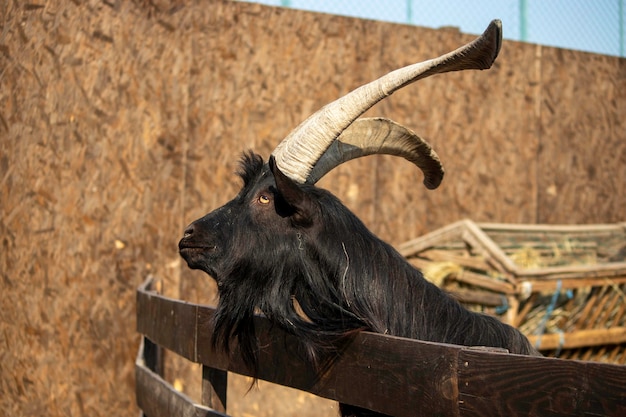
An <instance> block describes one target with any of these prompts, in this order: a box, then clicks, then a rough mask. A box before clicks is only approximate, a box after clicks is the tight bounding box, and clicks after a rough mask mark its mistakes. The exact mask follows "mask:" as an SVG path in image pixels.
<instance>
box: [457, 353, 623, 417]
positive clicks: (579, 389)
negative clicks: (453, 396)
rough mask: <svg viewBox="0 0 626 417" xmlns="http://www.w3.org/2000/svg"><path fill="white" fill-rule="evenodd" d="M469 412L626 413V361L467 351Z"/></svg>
mask: <svg viewBox="0 0 626 417" xmlns="http://www.w3.org/2000/svg"><path fill="white" fill-rule="evenodd" d="M458 369H459V407H460V409H461V415H462V416H464V417H466V416H467V417H469V416H476V417H478V416H480V417H491V416H494V417H495V416H573V415H579V416H581V415H589V416H591V415H593V416H615V417H620V416H624V415H626V390H624V387H625V386H626V372H625V368H624V367H623V366H619V365H608V364H597V363H593V362H580V361H566V360H562V359H553V358H541V357H525V356H520V355H506V354H497V353H490V354H485V353H480V352H475V351H471V350H463V351H462V352H461V353H460V355H459V366H458Z"/></svg>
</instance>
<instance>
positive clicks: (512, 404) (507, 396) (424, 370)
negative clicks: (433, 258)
mask: <svg viewBox="0 0 626 417" xmlns="http://www.w3.org/2000/svg"><path fill="white" fill-rule="evenodd" d="M152 286H153V280H152V279H148V280H147V281H146V282H144V284H142V285H141V286H140V287H139V289H138V290H137V328H138V331H139V332H140V333H141V334H143V336H144V341H143V343H142V346H141V348H140V352H139V355H138V358H137V362H136V365H135V373H136V393H137V403H138V405H139V407H140V408H141V409H142V411H143V412H144V414H145V415H147V416H150V417H166V416H168V417H169V416H178V415H184V416H223V415H225V413H226V395H227V392H226V391H227V390H226V382H227V373H228V372H235V373H238V374H242V375H249V376H250V375H251V372H250V370H249V369H248V368H247V367H246V366H245V365H244V364H243V362H242V361H241V360H240V359H239V357H238V355H237V352H234V353H233V354H232V355H230V357H229V356H228V355H226V354H224V353H221V352H218V351H214V350H213V349H212V347H211V343H210V339H211V334H212V327H211V326H212V324H211V318H212V316H213V314H214V311H215V310H214V309H213V308H211V307H208V306H204V305H200V304H194V303H188V302H185V301H180V300H175V299H171V298H167V297H164V296H161V295H159V294H157V293H156V292H155V291H153V289H152ZM257 320H258V321H257V323H256V325H257V329H258V333H259V335H258V336H259V338H260V346H263V348H262V349H261V350H260V352H259V359H260V361H259V369H258V370H257V377H258V378H259V379H263V380H267V381H270V382H273V383H277V384H281V385H284V386H288V387H292V388H296V389H300V390H304V391H307V392H310V393H313V394H316V395H319V396H322V397H325V398H329V399H333V400H336V401H340V402H343V403H348V404H352V405H356V406H360V407H365V408H368V409H372V410H375V411H378V412H382V413H386V414H390V415H394V416H399V417H402V416H406V417H408V416H484V417H489V416H548V415H549V416H572V415H593V416H616V417H617V416H624V415H626V366H619V365H609V364H599V363H595V362H582V361H570V360H561V359H553V358H543V357H527V356H521V355H512V354H507V353H503V352H497V351H485V350H482V349H475V348H468V347H462V346H454V345H446V344H439V343H429V342H423V341H418V340H411V339H405V338H399V337H393V336H385V335H380V334H374V333H368V332H363V333H360V334H359V335H358V336H357V337H356V338H355V340H354V341H353V342H352V343H351V344H349V345H348V346H347V347H346V348H345V350H344V351H343V352H342V353H341V355H339V356H338V357H337V358H336V359H335V360H334V361H332V364H331V365H330V366H327V367H324V368H323V370H322V371H321V372H318V371H316V370H315V369H314V368H313V367H312V366H311V365H310V364H309V363H308V362H307V361H305V360H303V358H302V357H301V356H300V355H299V354H297V353H294V352H299V350H298V347H297V346H298V343H297V341H296V340H295V339H294V338H293V337H292V336H290V335H288V334H286V333H284V332H282V331H280V330H279V329H277V328H276V327H272V326H271V324H270V323H269V321H268V320H266V319H265V318H263V317H257ZM162 349H168V350H170V351H172V352H174V353H176V354H177V355H180V356H182V357H184V358H186V359H188V360H190V361H192V362H195V363H199V364H201V365H202V399H201V403H202V404H196V403H194V402H193V401H192V400H191V399H190V398H189V397H187V396H186V395H185V394H183V393H181V392H179V391H177V390H175V389H174V388H173V387H172V386H171V385H170V384H169V383H168V382H166V381H165V380H164V379H163V378H162V376H161V375H162V374H163V361H162Z"/></svg>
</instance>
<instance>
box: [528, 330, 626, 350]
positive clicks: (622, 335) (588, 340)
mask: <svg viewBox="0 0 626 417" xmlns="http://www.w3.org/2000/svg"><path fill="white" fill-rule="evenodd" d="M528 340H530V343H531V344H532V345H533V346H538V347H539V349H541V350H551V349H575V348H579V347H588V346H602V345H613V344H618V343H625V342H626V327H612V328H609V329H587V330H578V331H575V332H569V333H563V334H562V335H561V334H558V333H551V334H544V335H541V336H535V335H532V336H528ZM538 342H540V343H538Z"/></svg>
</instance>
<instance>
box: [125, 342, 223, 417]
mask: <svg viewBox="0 0 626 417" xmlns="http://www.w3.org/2000/svg"><path fill="white" fill-rule="evenodd" d="M142 356H143V343H142V345H141V346H140V348H139V355H138V358H137V361H136V362H135V391H136V398H137V405H138V406H139V408H140V409H141V410H142V411H143V413H144V415H146V416H148V417H174V416H184V417H227V416H226V415H225V414H222V413H219V412H217V411H215V410H212V409H210V408H208V407H205V406H203V405H200V404H195V403H194V402H193V400H191V399H190V398H189V397H187V396H186V395H185V394H183V393H181V392H179V391H177V390H176V389H174V387H172V386H171V385H170V384H169V383H168V382H167V381H165V380H164V379H163V378H162V377H161V376H160V375H158V374H157V373H155V372H153V371H151V370H150V369H149V368H148V367H147V366H146V364H145V362H144V361H143V357H142Z"/></svg>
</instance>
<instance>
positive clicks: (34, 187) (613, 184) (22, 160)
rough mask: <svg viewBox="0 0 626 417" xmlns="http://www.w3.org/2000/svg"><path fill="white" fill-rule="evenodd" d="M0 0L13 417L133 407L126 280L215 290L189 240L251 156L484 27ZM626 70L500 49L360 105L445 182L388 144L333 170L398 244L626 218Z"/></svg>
mask: <svg viewBox="0 0 626 417" xmlns="http://www.w3.org/2000/svg"><path fill="white" fill-rule="evenodd" d="M0 10H1V12H2V31H1V32H0V145H1V148H0V201H1V203H0V239H1V241H2V245H1V246H0V272H1V273H2V280H1V282H2V283H1V284H0V285H1V286H2V291H1V292H2V309H1V310H0V311H1V312H0V323H1V326H2V329H1V331H0V343H1V345H2V349H0V364H1V365H0V366H1V368H0V371H1V372H0V409H2V410H6V413H7V414H10V415H36V414H45V415H50V416H57V415H58V416H61V415H63V416H66V415H85V414H90V415H96V416H97V415H112V414H115V415H136V414H135V413H136V409H135V407H134V396H133V390H134V388H133V373H132V372H133V371H132V369H133V368H132V362H133V359H134V355H135V353H136V348H137V336H136V334H135V331H134V326H135V324H134V289H135V288H136V286H137V285H138V284H139V282H140V281H141V280H142V279H143V278H144V277H145V276H146V275H147V274H148V273H153V274H155V275H157V276H158V277H160V278H162V279H163V280H164V281H165V283H164V287H165V288H166V290H167V291H169V293H171V294H170V295H173V296H183V297H185V298H188V299H190V300H194V301H206V300H210V299H212V296H213V294H214V293H213V288H212V287H211V285H212V284H211V281H210V280H209V279H207V278H205V277H204V276H203V274H201V273H197V272H190V271H188V270H187V269H186V267H185V265H183V264H181V262H180V260H179V258H178V255H177V252H176V243H177V241H178V239H179V238H180V236H181V233H182V230H183V228H184V226H185V225H186V224H187V223H189V222H190V221H191V220H193V219H195V218H197V217H199V216H201V215H202V214H204V213H205V212H207V211H209V210H211V209H212V208H215V207H217V206H219V205H220V204H222V203H224V202H226V201H227V200H228V199H230V198H231V197H232V196H233V195H234V194H235V193H236V191H237V189H238V187H239V181H238V180H237V179H235V178H234V177H233V175H232V172H233V171H234V170H235V169H236V161H237V158H238V156H239V154H240V153H241V151H243V150H245V149H254V150H256V151H257V152H259V153H261V154H262V155H263V156H266V157H267V156H268V155H269V153H270V152H271V150H272V149H273V147H274V146H275V145H276V143H277V142H278V141H279V140H280V139H281V138H282V137H284V136H285V134H286V133H287V132H288V131H289V130H290V129H291V128H292V127H294V126H295V125H297V124H298V123H299V122H300V121H301V120H302V119H304V118H305V117H306V116H308V115H309V114H310V113H311V112H313V111H315V110H316V109H317V108H319V107H320V106H322V105H323V104H325V103H327V102H328V101H330V100H333V99H334V98H336V97H338V96H339V95H341V94H344V93H346V92H348V91H349V90H351V89H352V88H354V87H357V86H358V85H360V84H362V83H364V82H367V81H370V80H372V79H374V78H376V77H378V76H379V75H381V74H383V73H385V72H387V71H389V70H391V69H394V68H396V67H399V66H402V65H406V64H409V63H412V62H416V61H418V60H422V59H426V58H431V57H433V56H435V55H437V54H440V53H443V52H447V51H449V50H451V49H453V48H456V47H457V46H459V45H460V44H462V43H464V42H466V41H469V40H470V39H472V38H473V37H472V36H467V35H461V34H459V33H457V32H456V31H453V30H440V31H435V30H426V29H420V28H415V27H409V26H401V25H392V24H387V23H380V22H372V21H363V20H356V19H349V18H344V17H333V16H328V15H320V14H313V13H306V12H300V11H293V10H285V9H278V8H270V7H263V6H259V5H253V4H247V3H235V2H221V1H214V2H201V1H198V2H192V1H176V2H168V1H165V0H163V1H157V2H143V1H139V0H138V1H136V2H132V3H126V2H118V1H113V2H111V1H98V0H71V1H62V0H50V1H43V0H41V1H32V2H21V1H8V2H2V3H1V4H0ZM487 23H488V22H485V25H486V24H487ZM505 24H506V22H505ZM624 65H625V64H624V60H620V59H618V58H612V57H605V56H598V55H592V54H584V53H578V52H571V51H562V50H557V49H552V48H542V47H539V46H533V45H523V44H518V43H513V42H505V44H504V46H503V49H502V52H501V55H500V58H499V59H498V61H497V63H496V64H495V66H494V68H493V69H491V70H490V71H486V72H467V73H453V74H445V75H441V76H437V77H433V78H431V79H427V80H424V81H422V82H420V83H419V84H417V85H414V86H410V87H407V88H406V89H404V90H402V91H400V92H398V93H396V94H394V96H393V97H391V98H390V99H388V100H386V101H385V102H383V103H381V104H379V105H377V106H376V107H375V108H374V109H372V110H371V111H370V112H368V115H384V116H386V117H390V118H393V119H394V120H396V121H398V122H401V123H403V124H405V125H407V126H409V127H410V128H412V129H413V130H415V131H417V132H419V133H420V134H423V135H424V136H426V137H427V138H429V139H430V141H431V142H432V143H433V145H434V146H435V148H436V149H437V151H438V152H439V154H440V156H441V158H442V160H443V162H444V164H445V166H446V170H447V174H446V178H445V179H444V183H443V184H442V186H441V187H440V189H438V190H436V191H426V190H425V189H424V188H423V186H422V185H421V180H422V177H421V174H420V173H418V172H417V170H416V169H415V168H414V167H412V166H411V165H410V164H408V163H406V162H404V161H398V160H397V159H394V158H388V157H372V158H366V159H364V160H360V161H354V162H351V163H349V164H347V165H346V166H343V167H340V168H339V169H338V170H336V171H335V172H333V173H331V174H329V176H328V177H327V178H325V179H323V180H322V181H321V182H320V185H321V186H323V187H325V188H328V189H330V190H331V191H333V192H334V193H336V194H337V195H338V196H340V197H341V198H342V199H343V200H344V201H345V202H346V204H347V205H348V206H349V207H350V208H352V209H353V210H354V211H355V212H356V213H357V214H358V215H359V216H360V217H361V218H362V219H363V220H364V222H365V223H366V224H367V225H368V226H370V227H371V229H372V230H373V231H374V232H375V233H377V234H379V235H380V236H381V237H382V238H384V239H386V240H389V241H390V242H392V243H400V242H402V241H404V240H407V239H409V238H413V237H416V236H418V235H420V234H423V233H424V232H427V231H431V230H434V229H436V228H438V227H441V226H443V225H445V224H448V223H450V222H452V221H455V220H457V219H459V218H462V217H471V218H472V219H474V220H476V221H501V222H529V223H534V222H550V223H596V222H613V221H623V219H624V217H625V209H624V206H626V204H625V203H626V198H625V197H624V194H623V192H622V190H623V189H624V185H625V184H624V182H625V181H626V171H625V170H626V141H625V140H624V139H625V136H626V134H625V132H626V129H625V126H624V123H625V122H624V119H625V117H624V115H625V113H626V109H625V102H626V100H625V97H624V95H625V94H626V88H625V87H626V85H625V84H626V82H625V76H626V72H625V70H624ZM253 398H254V397H253ZM263 398H266V397H264V396H263V395H261V396H259V397H258V402H257V403H256V404H257V405H259V404H262V401H263ZM248 399H251V398H250V397H248ZM253 401H256V400H254V399H253ZM293 401H295V402H304V401H309V399H308V398H305V399H302V398H301V397H297V398H296V399H294V400H293ZM266 405H267V404H266ZM324 407H328V406H327V405H324ZM261 409H262V407H261ZM261 409H255V408H252V409H249V410H235V411H237V412H239V413H240V414H241V413H246V412H248V413H252V414H254V415H264V414H263V411H260V410H261ZM303 409H304V410H307V409H310V410H315V408H314V407H313V408H311V407H308V408H307V407H304V408H301V409H300V410H303ZM288 410H291V408H288ZM274 411H275V410H274ZM291 412H293V413H298V411H289V412H288V413H291ZM299 412H300V413H301V412H302V411H299ZM331 412H332V413H335V412H336V410H331ZM288 413H287V414H285V415H289V414H288ZM265 415H276V414H275V413H271V412H270V414H265Z"/></svg>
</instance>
